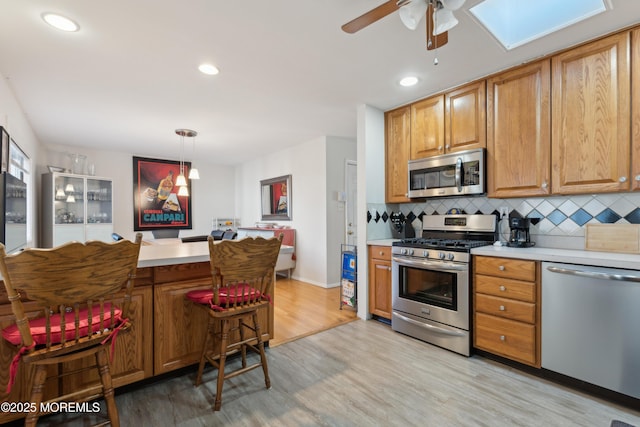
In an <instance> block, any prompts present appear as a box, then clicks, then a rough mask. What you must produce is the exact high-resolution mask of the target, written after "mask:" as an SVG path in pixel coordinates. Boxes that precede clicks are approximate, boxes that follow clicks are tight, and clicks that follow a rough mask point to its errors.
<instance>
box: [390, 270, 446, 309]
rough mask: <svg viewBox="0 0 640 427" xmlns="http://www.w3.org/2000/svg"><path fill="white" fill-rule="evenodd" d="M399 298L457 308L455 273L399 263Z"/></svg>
mask: <svg viewBox="0 0 640 427" xmlns="http://www.w3.org/2000/svg"><path fill="white" fill-rule="evenodd" d="M399 271H400V280H399V283H400V285H399V286H400V290H399V296H400V298H405V299H410V300H413V301H418V302H421V303H425V304H429V305H434V306H438V307H443V308H447V309H450V310H454V311H455V310H457V308H458V302H457V295H456V293H457V288H458V287H457V278H458V276H457V274H456V273H449V272H442V271H433V270H425V269H420V268H413V267H407V266H403V265H400V266H399Z"/></svg>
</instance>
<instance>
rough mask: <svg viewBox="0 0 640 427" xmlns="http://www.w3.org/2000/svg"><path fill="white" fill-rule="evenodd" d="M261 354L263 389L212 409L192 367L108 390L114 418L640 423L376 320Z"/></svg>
mask: <svg viewBox="0 0 640 427" xmlns="http://www.w3.org/2000/svg"><path fill="white" fill-rule="evenodd" d="M267 357H268V358H269V372H270V376H271V384H272V388H271V389H270V390H266V389H265V388H264V380H263V378H262V373H261V372H260V371H259V370H255V371H251V372H250V373H247V374H245V375H242V376H240V377H236V378H233V379H231V380H229V381H226V382H225V387H224V393H223V398H222V410H221V411H219V412H215V413H214V412H213V411H212V404H213V400H214V395H215V378H216V375H217V373H216V372H215V371H214V370H212V369H208V370H207V371H206V373H205V377H204V380H205V382H204V383H203V384H202V385H201V386H200V387H194V385H193V380H194V377H195V369H193V370H191V371H189V372H187V373H186V374H183V375H181V376H176V377H173V378H168V379H164V380H163V381H161V382H157V383H153V384H149V385H146V386H144V387H140V388H138V389H137V390H134V391H130V392H128V393H116V394H117V396H116V400H117V403H118V408H119V411H120V419H121V422H122V426H123V427H126V426H169V425H172V426H184V427H190V426H194V427H195V426H217V425H220V426H222V425H224V426H232V427H236V426H237V427H240V426H292V427H294V426H295V427H297V426H340V427H342V426H437V427H441V426H456V427H458V426H463V427H464V426H487V427H501V426H509V427H511V426H536V427H537V426H571V427H573V426H575V427H578V426H580V427H585V426H594V427H609V426H610V425H611V422H612V420H620V421H624V422H626V423H629V424H631V425H635V426H640V412H638V411H633V410H631V409H628V408H623V407H619V406H616V405H612V404H610V403H607V402H604V401H602V400H599V399H596V398H593V397H591V396H589V395H585V394H582V393H580V392H577V391H575V390H573V389H569V388H565V387H562V386H558V385H556V384H555V383H552V382H549V381H546V380H543V379H540V378H537V377H533V376H530V375H528V374H526V373H523V372H521V371H518V370H514V369H512V368H509V367H507V366H504V365H502V364H499V363H497V362H492V361H490V360H487V359H485V358H482V357H479V356H473V357H469V358H467V357H464V356H460V355H458V354H455V353H452V352H449V351H447V350H443V349H441V348H438V347H435V346H432V345H429V344H426V343H423V342H421V341H418V340H415V339H413V338H410V337H407V336H405V335H402V334H399V333H396V332H393V331H392V330H391V328H390V327H389V326H387V325H384V324H382V323H380V322H376V321H364V320H357V321H354V322H349V323H347V324H344V325H341V326H338V327H336V328H333V329H329V330H326V331H324V332H321V333H318V334H314V335H310V336H307V337H305V338H303V339H298V340H295V341H291V342H288V343H286V344H283V345H278V346H276V347H272V348H270V349H269V350H268V354H267ZM231 363H234V364H237V363H239V360H235V361H233V362H231ZM101 406H102V408H103V410H104V407H105V406H106V405H104V403H101ZM75 417H76V418H77V416H75ZM85 418H86V415H85ZM85 421H86V420H85ZM57 425H66V426H83V425H86V424H85V423H83V422H81V421H79V420H77V419H74V415H72V414H67V415H55V416H53V417H46V418H44V419H42V420H41V423H40V424H39V426H57Z"/></svg>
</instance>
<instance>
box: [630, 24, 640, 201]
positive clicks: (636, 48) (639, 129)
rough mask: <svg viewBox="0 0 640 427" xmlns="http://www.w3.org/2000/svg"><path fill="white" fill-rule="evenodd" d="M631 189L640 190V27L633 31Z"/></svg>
mask: <svg viewBox="0 0 640 427" xmlns="http://www.w3.org/2000/svg"><path fill="white" fill-rule="evenodd" d="M631 49H632V52H631V72H632V73H633V74H632V76H631V81H632V82H634V83H635V84H632V85H631V150H632V154H631V162H632V163H631V178H632V180H631V189H632V190H640V29H636V30H633V31H632V32H631Z"/></svg>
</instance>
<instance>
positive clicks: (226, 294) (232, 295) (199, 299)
mask: <svg viewBox="0 0 640 427" xmlns="http://www.w3.org/2000/svg"><path fill="white" fill-rule="evenodd" d="M256 296H257V297H260V291H258V290H257V289H255V288H252V287H251V286H249V285H248V284H246V283H245V284H244V285H242V287H240V289H238V290H236V288H235V287H231V289H229V287H228V286H225V287H222V288H220V292H219V300H220V305H218V306H216V305H214V304H213V301H212V300H213V290H212V289H210V288H207V289H196V290H194V291H189V292H187V295H186V297H187V299H189V300H191V301H193V302H195V303H197V304H209V305H210V306H211V308H213V309H214V310H216V309H217V310H224V309H225V306H227V305H229V304H234V303H235V302H236V301H237V300H238V299H239V298H242V301H248V300H249V298H250V297H253V298H256ZM264 297H265V299H269V297H268V296H267V295H264Z"/></svg>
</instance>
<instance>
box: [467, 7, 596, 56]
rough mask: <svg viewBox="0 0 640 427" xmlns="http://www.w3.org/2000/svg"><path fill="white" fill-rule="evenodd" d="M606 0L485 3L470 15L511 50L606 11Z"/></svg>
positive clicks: (472, 10)
mask: <svg viewBox="0 0 640 427" xmlns="http://www.w3.org/2000/svg"><path fill="white" fill-rule="evenodd" d="M604 1H605V0H561V1H558V0H484V1H482V2H480V3H478V4H477V5H475V6H473V7H472V8H470V9H469V11H470V12H471V14H472V15H473V16H474V17H475V18H476V19H477V20H478V21H480V23H481V24H482V25H484V26H485V28H486V29H487V30H489V32H490V33H491V34H492V35H493V36H494V37H495V38H496V39H497V40H498V41H499V42H500V43H502V45H503V46H504V47H505V48H506V49H507V50H511V49H514V48H516V47H518V46H521V45H523V44H525V43H529V42H531V41H533V40H536V39H538V38H540V37H543V36H546V35H547V34H551V33H553V32H555V31H558V30H561V29H562V28H565V27H568V26H570V25H572V24H575V23H577V22H580V21H582V20H585V19H587V18H590V17H591V16H594V15H597V14H598V13H601V12H604V11H606V10H607V8H606V6H605V4H604Z"/></svg>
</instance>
